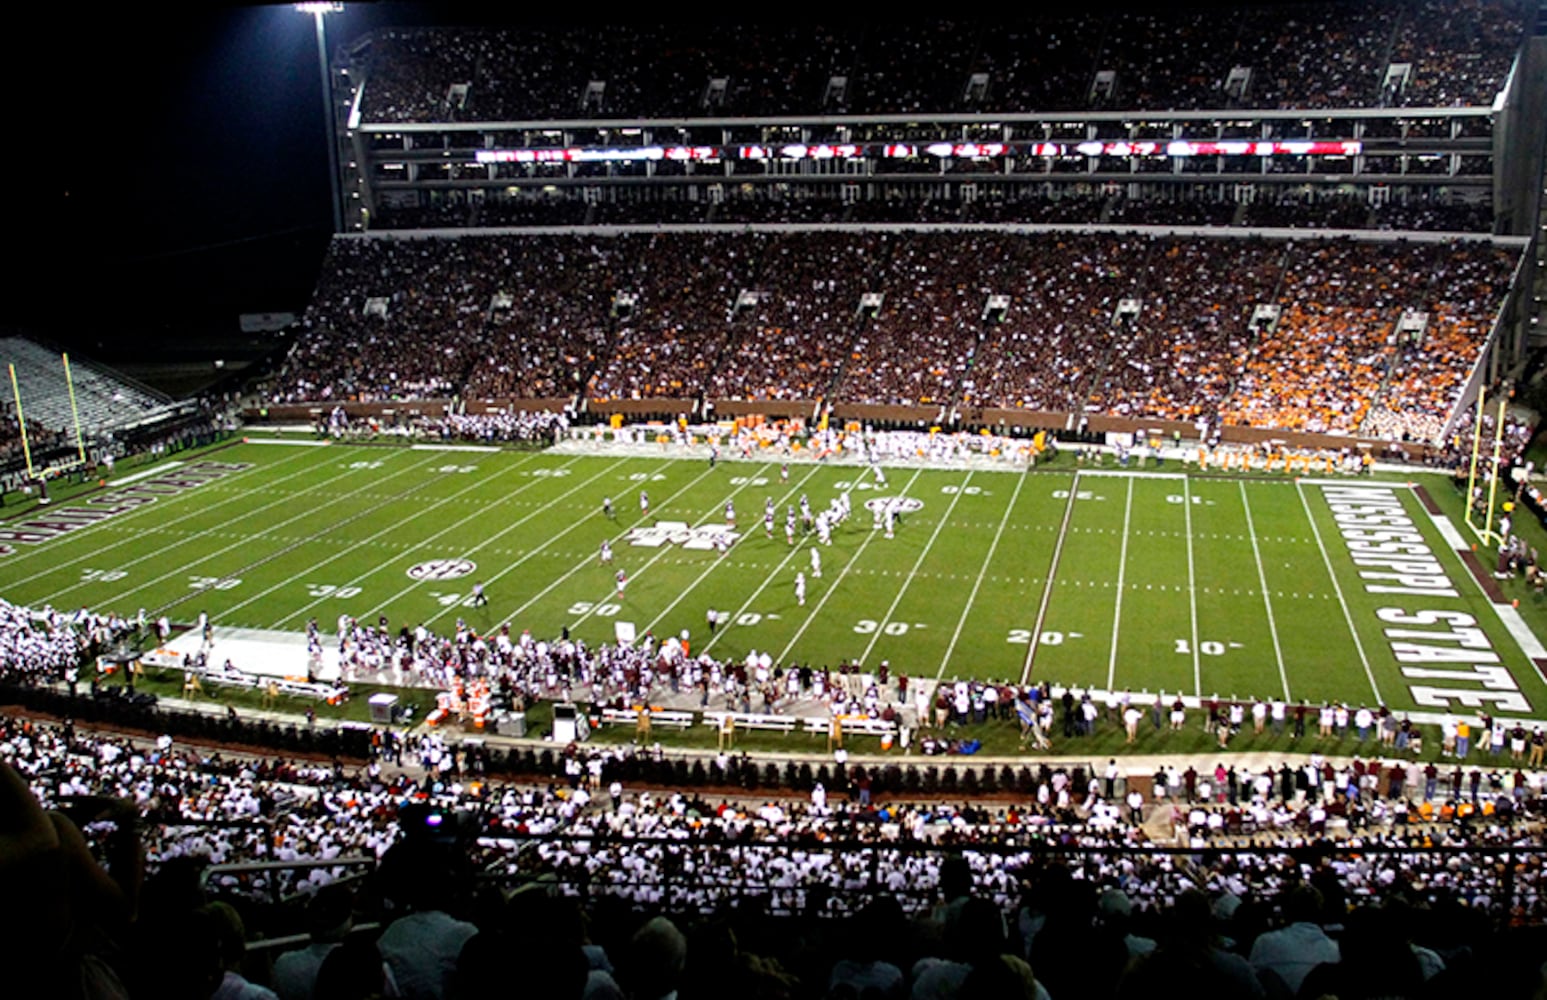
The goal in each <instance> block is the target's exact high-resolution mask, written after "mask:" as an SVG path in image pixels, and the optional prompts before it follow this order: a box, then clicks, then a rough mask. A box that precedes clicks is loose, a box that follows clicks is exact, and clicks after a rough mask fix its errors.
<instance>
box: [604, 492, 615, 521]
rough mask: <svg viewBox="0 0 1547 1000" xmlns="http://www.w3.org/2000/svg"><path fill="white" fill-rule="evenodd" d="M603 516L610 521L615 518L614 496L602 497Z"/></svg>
mask: <svg viewBox="0 0 1547 1000" xmlns="http://www.w3.org/2000/svg"><path fill="white" fill-rule="evenodd" d="M602 516H603V517H605V518H606V519H607V520H609V521H611V520H612V519H613V514H612V497H602Z"/></svg>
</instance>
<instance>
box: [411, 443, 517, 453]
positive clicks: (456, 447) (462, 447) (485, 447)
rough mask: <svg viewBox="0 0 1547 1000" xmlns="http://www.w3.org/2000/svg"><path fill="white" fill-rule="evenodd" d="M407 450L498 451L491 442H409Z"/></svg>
mask: <svg viewBox="0 0 1547 1000" xmlns="http://www.w3.org/2000/svg"><path fill="white" fill-rule="evenodd" d="M408 450H409V451H499V450H500V449H499V448H497V447H495V446H494V445H492V444H411V445H409V446H408Z"/></svg>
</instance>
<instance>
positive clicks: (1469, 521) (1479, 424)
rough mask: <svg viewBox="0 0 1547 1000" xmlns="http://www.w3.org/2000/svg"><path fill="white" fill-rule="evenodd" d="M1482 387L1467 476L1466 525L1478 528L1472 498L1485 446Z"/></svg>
mask: <svg viewBox="0 0 1547 1000" xmlns="http://www.w3.org/2000/svg"><path fill="white" fill-rule="evenodd" d="M1484 397H1485V393H1484V392H1483V390H1482V387H1481V386H1479V387H1478V389H1477V414H1476V416H1474V417H1473V418H1472V462H1471V465H1470V467H1469V469H1468V472H1467V477H1466V518H1465V520H1466V526H1467V527H1468V528H1471V529H1472V530H1473V531H1474V532H1475V531H1476V530H1477V523H1476V520H1475V515H1476V507H1475V505H1474V504H1473V502H1472V498H1473V497H1475V496H1476V495H1477V459H1478V456H1479V455H1481V454H1482V447H1483V407H1484V406H1486V405H1487V403H1486V401H1485V398H1484Z"/></svg>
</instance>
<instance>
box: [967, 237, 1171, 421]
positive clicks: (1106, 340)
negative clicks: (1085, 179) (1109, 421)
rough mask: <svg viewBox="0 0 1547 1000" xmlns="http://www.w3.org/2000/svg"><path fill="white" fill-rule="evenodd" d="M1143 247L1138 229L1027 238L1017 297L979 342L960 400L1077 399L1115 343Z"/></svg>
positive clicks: (1065, 407) (1074, 404) (1044, 406)
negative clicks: (1123, 233) (1127, 233)
mask: <svg viewBox="0 0 1547 1000" xmlns="http://www.w3.org/2000/svg"><path fill="white" fill-rule="evenodd" d="M1147 251H1148V245H1147V241H1146V240H1144V239H1143V238H1141V237H1109V236H1083V235H1081V236H1071V235H1052V236H1050V237H1048V238H1046V239H1045V240H1044V241H1038V243H1037V244H1030V245H1024V246H1023V247H1022V254H1023V256H1022V257H1021V263H1022V266H1023V267H1024V268H1025V276H1024V277H1023V279H1022V280H1023V284H1022V285H1021V287H1020V289H1018V291H1019V292H1020V295H1018V296H1017V304H1016V305H1015V308H1014V309H1012V310H1011V311H1010V313H1009V314H1008V316H1007V317H1006V319H1005V321H1004V323H1002V324H1001V325H1000V326H999V327H998V328H997V329H995V330H994V331H993V332H992V333H990V334H989V335H988V336H987V337H985V339H984V341H983V344H982V346H981V347H980V348H979V350H978V354H977V356H976V358H975V360H974V362H973V368H972V377H973V387H972V389H971V391H970V393H969V394H968V396H967V397H966V398H965V399H964V402H966V403H969V404H970V405H974V406H993V407H1002V408H1005V409H1026V410H1037V411H1054V412H1069V411H1072V410H1076V409H1079V408H1080V407H1082V406H1083V404H1084V400H1085V396H1086V395H1087V394H1088V393H1089V392H1090V390H1091V388H1092V387H1093V385H1094V384H1095V381H1096V378H1097V376H1098V375H1099V373H1100V368H1101V365H1102V363H1103V361H1104V360H1105V358H1106V356H1107V353H1108V351H1109V350H1110V348H1111V346H1112V337H1113V335H1114V334H1113V326H1114V324H1115V322H1116V311H1117V306H1118V302H1119V300H1120V299H1122V298H1124V297H1126V296H1128V295H1131V294H1133V293H1134V292H1135V291H1136V290H1137V289H1138V287H1139V285H1140V283H1141V282H1142V280H1143V275H1144V269H1145V257H1146V254H1147Z"/></svg>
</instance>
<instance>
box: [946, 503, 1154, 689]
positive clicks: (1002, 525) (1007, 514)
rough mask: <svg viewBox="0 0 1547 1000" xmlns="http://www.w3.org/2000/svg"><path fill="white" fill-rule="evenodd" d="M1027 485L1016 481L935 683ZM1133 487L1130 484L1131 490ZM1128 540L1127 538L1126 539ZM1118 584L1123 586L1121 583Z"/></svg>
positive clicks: (954, 646)
mask: <svg viewBox="0 0 1547 1000" xmlns="http://www.w3.org/2000/svg"><path fill="white" fill-rule="evenodd" d="M1025 485H1026V477H1025V476H1021V478H1019V479H1017V480H1016V481H1015V492H1014V493H1012V494H1011V495H1010V506H1008V507H1006V508H1005V509H1004V517H1001V518H1000V519H999V530H998V531H996V532H994V541H993V543H992V544H990V545H989V547H988V555H986V556H984V557H983V565H982V566H981V567H979V568H978V578H977V579H976V580H974V581H973V582H972V593H970V594H968V595H967V605H966V607H964V608H962V613H961V617H960V618H958V619H957V620H956V631H955V632H953V633H951V644H950V645H949V646H947V647H946V649H945V656H943V657H942V658H941V660H940V669H939V670H937V671H935V684H936V685H937V686H938V685H939V683H940V678H942V677H944V676H945V667H946V664H948V663H950V662H951V657H952V656H954V655H955V654H956V641H957V640H958V639H960V638H961V635H962V629H963V628H965V627H966V625H967V615H968V614H970V613H971V611H972V606H973V605H974V604H975V603H977V600H978V590H979V589H980V588H981V587H982V586H983V578H984V576H986V575H987V573H988V567H989V565H990V564H992V563H993V561H994V553H995V552H997V551H999V539H1000V538H1001V537H1002V536H1003V535H1004V529H1005V525H1007V524H1009V523H1010V515H1011V514H1013V513H1014V512H1015V502H1016V501H1017V500H1019V499H1020V495H1021V487H1022V486H1025ZM1132 489H1133V487H1132V486H1131V485H1130V486H1129V490H1132ZM1124 541H1125V542H1126V539H1125V540H1124ZM1118 586H1122V585H1121V584H1119V585H1118ZM1117 599H1118V600H1119V601H1121V600H1122V599H1123V595H1122V591H1121V590H1119V591H1118V593H1117Z"/></svg>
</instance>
